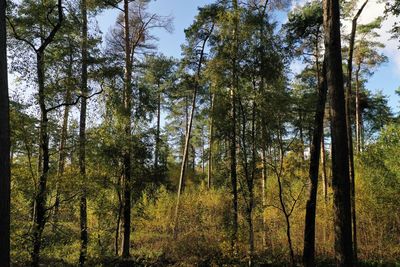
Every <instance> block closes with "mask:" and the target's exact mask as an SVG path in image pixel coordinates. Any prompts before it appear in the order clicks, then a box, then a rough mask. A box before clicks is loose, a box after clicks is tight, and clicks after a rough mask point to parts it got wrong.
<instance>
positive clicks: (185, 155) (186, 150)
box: [173, 26, 214, 239]
mask: <svg viewBox="0 0 400 267" xmlns="http://www.w3.org/2000/svg"><path fill="white" fill-rule="evenodd" d="M213 29H214V26H212V27H211V29H210V31H209V32H208V34H207V36H206V37H205V38H204V40H203V43H202V47H201V51H200V58H199V62H198V65H197V70H196V77H195V84H194V89H193V98H192V109H191V111H190V116H189V120H188V125H187V127H186V135H185V147H184V150H183V155H182V164H181V171H180V175H179V185H178V194H177V199H176V206H175V216H174V229H173V236H174V238H175V239H176V238H177V237H178V222H179V218H178V216H179V201H180V196H181V194H182V187H183V182H184V177H185V172H186V163H187V159H188V154H189V145H190V137H191V131H192V124H193V117H194V113H195V111H196V98H197V91H198V89H199V86H200V85H199V81H200V78H201V67H202V65H203V60H204V50H205V47H206V44H207V41H208V38H209V37H210V35H211V33H212V31H213Z"/></svg>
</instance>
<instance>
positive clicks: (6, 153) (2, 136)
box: [0, 0, 11, 267]
mask: <svg viewBox="0 0 400 267" xmlns="http://www.w3.org/2000/svg"><path fill="white" fill-rule="evenodd" d="M6 39H7V34H6V1H5V0H1V1H0V143H1V146H0V265H1V266H5V267H7V266H10V190H11V176H10V175H11V173H10V124H9V123H10V120H9V100H8V81H7V46H6Z"/></svg>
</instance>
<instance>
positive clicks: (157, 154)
mask: <svg viewBox="0 0 400 267" xmlns="http://www.w3.org/2000/svg"><path fill="white" fill-rule="evenodd" d="M157 87H158V96H157V129H156V140H155V141H156V144H155V151H154V172H155V176H156V179H159V178H160V177H159V175H160V172H159V170H158V162H159V154H160V143H161V139H160V125H161V91H160V83H158V84H157Z"/></svg>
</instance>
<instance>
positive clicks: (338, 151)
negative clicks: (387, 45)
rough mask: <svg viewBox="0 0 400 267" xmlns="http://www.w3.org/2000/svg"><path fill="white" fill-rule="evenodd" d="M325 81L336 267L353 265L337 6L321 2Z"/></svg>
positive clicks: (331, 0) (333, 0) (329, 0)
mask: <svg viewBox="0 0 400 267" xmlns="http://www.w3.org/2000/svg"><path fill="white" fill-rule="evenodd" d="M323 13H324V29H325V55H326V72H327V75H326V78H327V84H328V90H329V91H330V94H331V99H332V117H331V127H332V176H333V177H332V187H333V195H334V225H335V227H334V230H335V252H336V260H337V264H338V266H352V265H353V241H352V231H351V201H350V176H349V151H348V140H347V123H346V111H345V97H344V88H343V71H342V55H341V42H340V5H339V1H338V0H324V1H323Z"/></svg>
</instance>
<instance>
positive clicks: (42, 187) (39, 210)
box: [31, 52, 50, 267]
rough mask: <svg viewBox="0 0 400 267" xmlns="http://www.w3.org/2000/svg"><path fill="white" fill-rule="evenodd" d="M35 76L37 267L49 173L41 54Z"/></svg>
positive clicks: (34, 238) (35, 251) (44, 217)
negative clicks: (38, 161)
mask: <svg viewBox="0 0 400 267" xmlns="http://www.w3.org/2000/svg"><path fill="white" fill-rule="evenodd" d="M37 75H38V86H39V106H40V113H41V118H40V150H41V153H42V160H43V161H42V162H43V163H42V164H41V166H42V168H41V170H40V177H39V185H38V189H37V193H36V196H35V206H34V207H35V210H34V219H33V221H34V225H33V230H32V235H33V251H32V253H31V257H32V266H35V267H36V266H39V256H40V249H41V246H42V233H43V230H44V226H45V223H46V216H45V215H46V200H47V175H48V172H49V159H50V155H49V137H48V130H47V126H48V125H47V123H48V118H47V110H46V105H45V92H44V58H43V54H42V53H41V52H38V53H37Z"/></svg>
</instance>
